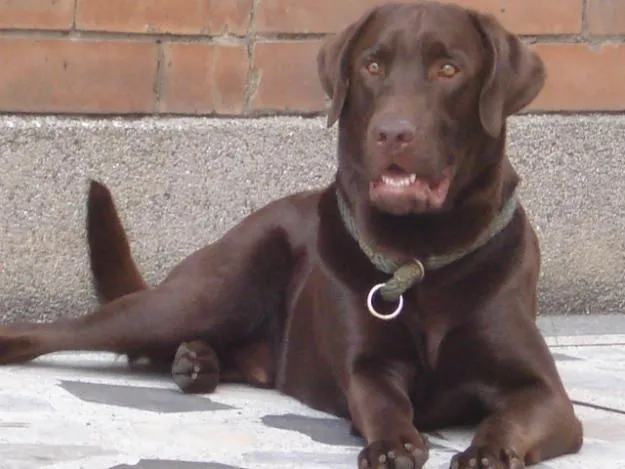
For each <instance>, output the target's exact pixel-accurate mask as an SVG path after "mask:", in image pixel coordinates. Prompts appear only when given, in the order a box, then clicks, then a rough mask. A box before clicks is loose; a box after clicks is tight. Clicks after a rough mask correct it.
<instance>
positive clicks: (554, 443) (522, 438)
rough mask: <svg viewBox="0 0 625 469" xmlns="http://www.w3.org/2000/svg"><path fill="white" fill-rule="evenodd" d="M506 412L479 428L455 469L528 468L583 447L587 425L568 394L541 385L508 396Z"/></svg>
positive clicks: (490, 417)
mask: <svg viewBox="0 0 625 469" xmlns="http://www.w3.org/2000/svg"><path fill="white" fill-rule="evenodd" d="M503 402H504V406H503V408H502V410H500V411H497V412H495V413H493V414H492V415H491V416H489V417H487V418H486V419H485V420H484V421H483V422H482V423H481V424H480V426H479V427H478V428H477V431H476V434H475V437H474V438H473V441H472V442H471V446H470V447H469V448H468V449H467V450H466V451H465V452H463V453H460V454H458V455H456V456H455V457H454V458H453V459H452V462H451V466H450V467H451V469H469V468H470V469H522V468H524V467H525V465H526V464H527V465H531V464H536V463H538V462H540V461H543V460H545V459H550V458H553V457H556V456H560V455H563V454H567V453H572V452H576V451H578V450H579V448H580V447H581V445H582V425H581V423H580V422H579V420H578V419H577V418H576V417H575V414H574V413H573V406H572V405H571V403H570V401H569V400H568V398H567V397H566V395H565V394H564V393H563V392H557V391H552V390H550V389H548V388H547V387H546V386H543V385H541V386H535V387H532V388H527V389H524V390H520V391H516V392H514V393H513V394H511V395H509V396H504V400H503Z"/></svg>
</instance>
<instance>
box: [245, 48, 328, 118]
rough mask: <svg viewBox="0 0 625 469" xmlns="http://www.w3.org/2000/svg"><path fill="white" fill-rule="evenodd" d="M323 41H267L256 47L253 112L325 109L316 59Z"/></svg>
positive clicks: (305, 111)
mask: <svg viewBox="0 0 625 469" xmlns="http://www.w3.org/2000/svg"><path fill="white" fill-rule="evenodd" d="M320 44H321V43H320V41H267V42H259V43H257V44H256V45H255V47H254V54H253V73H254V76H255V81H256V86H257V88H256V91H255V93H254V95H253V97H252V101H251V109H252V110H253V111H272V110H280V111H288V112H302V113H310V112H318V111H321V110H323V109H324V93H323V91H322V89H321V85H320V84H319V79H318V75H317V66H316V56H317V52H318V51H319V46H320Z"/></svg>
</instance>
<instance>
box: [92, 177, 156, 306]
mask: <svg viewBox="0 0 625 469" xmlns="http://www.w3.org/2000/svg"><path fill="white" fill-rule="evenodd" d="M86 228H87V241H88V245H89V262H90V265H91V273H92V280H93V286H94V289H95V291H96V294H97V295H98V298H99V299H100V302H102V303H108V302H110V301H113V300H115V299H117V298H120V297H122V296H124V295H127V294H129V293H133V292H137V291H139V290H145V289H147V288H149V285H148V284H147V283H146V282H145V280H144V279H143V276H142V275H141V273H140V272H139V269H138V268H137V265H136V264H135V261H134V259H133V257H132V252H131V250H130V245H129V244H128V238H127V237H126V232H125V230H124V227H123V225H122V222H121V220H120V218H119V216H118V214H117V210H116V208H115V202H114V201H113V196H112V195H111V192H110V191H109V189H108V187H106V186H105V185H104V184H102V183H100V182H98V181H94V180H91V183H90V187H89V197H88V199H87V227H86Z"/></svg>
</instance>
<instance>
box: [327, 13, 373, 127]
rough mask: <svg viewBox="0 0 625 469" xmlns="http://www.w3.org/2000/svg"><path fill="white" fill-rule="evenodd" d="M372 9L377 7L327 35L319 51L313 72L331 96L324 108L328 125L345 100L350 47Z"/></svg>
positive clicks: (339, 112) (339, 113)
mask: <svg viewBox="0 0 625 469" xmlns="http://www.w3.org/2000/svg"><path fill="white" fill-rule="evenodd" d="M376 10H377V8H374V9H372V10H369V11H368V12H367V13H365V14H364V15H363V16H362V17H361V18H360V19H359V20H358V21H357V22H356V23H353V24H351V25H350V26H348V27H347V28H345V29H344V30H343V31H341V32H339V33H338V34H336V35H333V36H330V37H329V38H328V39H326V41H325V42H324V43H323V45H322V46H321V49H320V50H319V54H318V55H317V71H318V73H319V79H320V80H321V86H322V87H323V90H324V91H325V93H326V94H327V95H328V97H329V98H330V99H331V105H330V109H329V110H328V127H332V126H333V125H334V123H335V122H336V121H337V119H338V118H339V116H340V115H341V111H342V109H343V105H344V104H345V100H346V99H347V92H348V90H349V67H350V54H351V50H352V48H353V46H354V44H355V43H356V40H357V38H358V37H359V35H360V33H361V31H362V30H363V29H364V28H365V26H366V25H367V24H368V23H369V21H370V20H371V18H372V17H373V16H374V14H375V12H376Z"/></svg>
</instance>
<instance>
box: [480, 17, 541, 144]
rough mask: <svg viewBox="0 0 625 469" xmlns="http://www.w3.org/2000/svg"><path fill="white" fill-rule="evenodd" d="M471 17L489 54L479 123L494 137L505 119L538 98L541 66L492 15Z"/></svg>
mask: <svg viewBox="0 0 625 469" xmlns="http://www.w3.org/2000/svg"><path fill="white" fill-rule="evenodd" d="M475 18H476V20H477V25H478V29H479V30H480V32H481V33H482V35H483V37H484V40H485V42H486V46H487V48H488V49H487V50H488V51H489V52H488V62H487V63H488V65H487V66H488V67H489V70H488V71H487V73H486V78H485V81H484V86H483V88H482V92H481V95H480V102H479V112H480V120H481V121H482V126H483V127H484V129H485V130H486V132H488V134H489V135H491V136H492V137H493V138H497V137H498V136H499V135H500V134H501V131H502V129H503V124H504V121H505V119H506V118H507V117H508V116H510V115H512V114H514V113H515V112H517V111H519V110H521V109H522V108H524V107H525V106H527V105H528V104H529V103H531V102H532V101H533V100H534V98H536V96H538V93H540V91H541V90H542V88H543V86H544V84H545V78H546V72H545V66H544V64H543V61H542V60H541V58H540V57H539V56H538V54H536V53H535V52H534V51H533V50H531V49H530V48H529V47H528V46H527V45H526V44H524V43H523V42H522V41H521V40H520V39H519V38H518V36H516V35H514V34H511V33H509V32H508V31H506V30H505V29H504V28H503V26H501V24H500V23H499V21H497V20H496V19H495V18H494V17H493V16H491V15H484V14H481V13H475Z"/></svg>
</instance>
